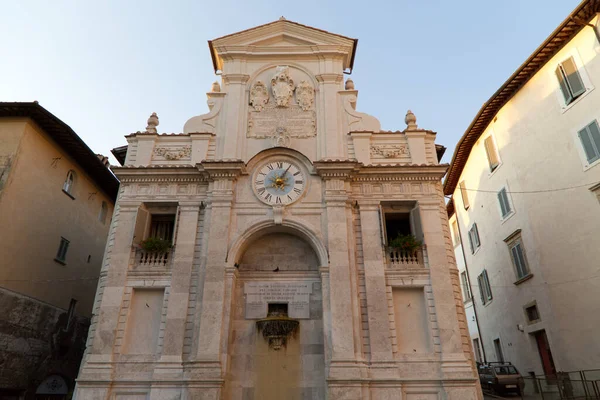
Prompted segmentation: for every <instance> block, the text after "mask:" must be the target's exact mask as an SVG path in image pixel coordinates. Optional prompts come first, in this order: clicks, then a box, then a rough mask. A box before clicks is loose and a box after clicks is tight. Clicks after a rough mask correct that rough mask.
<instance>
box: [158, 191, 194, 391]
mask: <svg viewBox="0 0 600 400" xmlns="http://www.w3.org/2000/svg"><path fill="white" fill-rule="evenodd" d="M200 206H201V203H200V202H180V203H179V216H178V221H179V222H178V227H177V236H176V237H177V242H176V243H175V248H174V251H173V261H172V264H171V266H172V274H171V288H170V293H169V302H168V307H167V316H166V321H165V332H164V339H163V349H162V354H161V357H160V360H159V361H158V362H157V364H156V367H155V369H154V379H156V380H161V379H177V378H181V377H182V374H183V366H182V361H183V360H182V354H183V338H184V335H185V324H186V318H187V309H188V302H189V296H190V283H191V278H192V264H193V258H194V246H195V244H196V232H197V230H198V217H199V214H200Z"/></svg>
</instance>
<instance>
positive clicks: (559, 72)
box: [554, 57, 586, 106]
mask: <svg viewBox="0 0 600 400" xmlns="http://www.w3.org/2000/svg"><path fill="white" fill-rule="evenodd" d="M554 73H555V75H556V78H557V79H558V84H559V87H560V91H561V92H562V95H563V98H564V101H565V106H567V105H569V104H571V103H572V102H573V101H574V100H575V99H577V98H578V97H579V96H581V95H582V94H584V93H585V91H586V87H585V84H584V82H583V79H582V76H581V74H580V72H579V68H577V63H576V62H575V58H574V57H569V58H567V59H566V60H565V61H563V62H562V63H560V64H558V66H557V67H556V70H555V71H554Z"/></svg>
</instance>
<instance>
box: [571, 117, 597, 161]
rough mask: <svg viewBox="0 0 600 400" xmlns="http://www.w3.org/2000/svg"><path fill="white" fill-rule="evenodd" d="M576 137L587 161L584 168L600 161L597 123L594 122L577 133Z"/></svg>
mask: <svg viewBox="0 0 600 400" xmlns="http://www.w3.org/2000/svg"><path fill="white" fill-rule="evenodd" d="M577 136H578V137H579V142H580V143H581V147H582V148H583V153H584V155H585V159H586V161H587V163H586V167H587V166H590V165H591V164H593V163H595V162H596V161H598V160H600V127H599V126H598V121H596V120H594V121H593V122H592V123H590V124H589V125H587V126H586V127H585V128H583V129H582V130H580V131H579V132H577Z"/></svg>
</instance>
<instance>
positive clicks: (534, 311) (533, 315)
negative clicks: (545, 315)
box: [525, 304, 540, 322]
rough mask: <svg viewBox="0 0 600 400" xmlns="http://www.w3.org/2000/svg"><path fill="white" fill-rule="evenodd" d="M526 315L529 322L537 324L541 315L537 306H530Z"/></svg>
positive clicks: (526, 310)
mask: <svg viewBox="0 0 600 400" xmlns="http://www.w3.org/2000/svg"><path fill="white" fill-rule="evenodd" d="M525 313H527V319H528V320H529V322H537V321H539V319H540V313H539V312H538V308H537V305H535V304H534V305H532V306H529V307H527V308H526V309H525Z"/></svg>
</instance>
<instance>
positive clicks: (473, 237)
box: [469, 223, 481, 254]
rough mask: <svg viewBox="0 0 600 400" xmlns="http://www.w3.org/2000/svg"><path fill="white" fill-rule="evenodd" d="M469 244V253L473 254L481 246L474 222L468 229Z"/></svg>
mask: <svg viewBox="0 0 600 400" xmlns="http://www.w3.org/2000/svg"><path fill="white" fill-rule="evenodd" d="M469 246H470V247H471V254H475V251H476V250H477V249H478V248H479V247H480V246H481V241H480V240H479V230H478V229H477V224H476V223H474V224H473V226H471V229H469Z"/></svg>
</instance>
